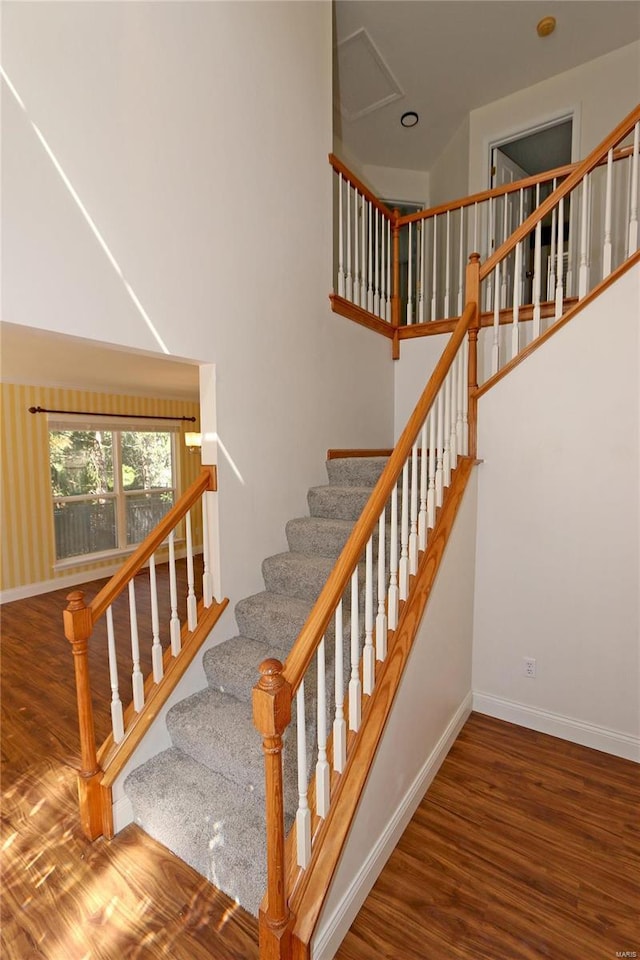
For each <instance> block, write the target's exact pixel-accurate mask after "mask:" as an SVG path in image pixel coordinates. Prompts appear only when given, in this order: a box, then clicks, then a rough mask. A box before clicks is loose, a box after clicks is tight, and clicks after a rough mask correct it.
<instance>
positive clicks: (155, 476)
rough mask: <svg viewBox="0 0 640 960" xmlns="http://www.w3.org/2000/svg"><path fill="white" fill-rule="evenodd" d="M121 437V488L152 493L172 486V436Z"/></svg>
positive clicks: (136, 435)
mask: <svg viewBox="0 0 640 960" xmlns="http://www.w3.org/2000/svg"><path fill="white" fill-rule="evenodd" d="M121 437H122V486H123V487H124V489H125V490H152V489H153V488H154V487H155V488H158V487H171V486H173V480H172V469H171V434H169V433H156V432H155V431H154V432H149V433H140V432H135V433H134V432H133V431H127V432H124V433H122V434H121Z"/></svg>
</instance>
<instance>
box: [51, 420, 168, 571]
mask: <svg viewBox="0 0 640 960" xmlns="http://www.w3.org/2000/svg"><path fill="white" fill-rule="evenodd" d="M136 426H138V429H136ZM125 427H126V429H118V430H115V429H113V428H112V427H111V426H109V425H108V424H107V425H106V426H105V425H104V424H97V423H95V422H93V423H79V422H77V421H76V422H75V423H71V422H66V421H50V423H49V466H50V470H51V490H52V495H53V520H54V529H55V544H56V560H57V561H63V560H67V559H69V558H71V557H88V556H94V555H96V554H104V553H109V552H114V551H125V550H127V549H129V548H130V547H133V546H135V545H136V544H138V543H140V542H141V541H142V540H144V538H145V537H146V536H147V535H148V534H149V533H150V532H151V530H153V528H154V527H155V526H156V524H157V523H158V522H159V521H160V520H161V519H162V517H163V516H164V515H165V514H166V513H167V511H168V510H170V509H171V507H172V506H173V503H174V500H175V493H176V469H175V460H176V454H175V439H174V438H175V436H176V432H177V431H176V429H175V428H172V427H167V426H164V425H163V426H161V427H156V426H149V424H148V423H141V424H139V425H136V424H135V422H129V421H127V422H126V424H125Z"/></svg>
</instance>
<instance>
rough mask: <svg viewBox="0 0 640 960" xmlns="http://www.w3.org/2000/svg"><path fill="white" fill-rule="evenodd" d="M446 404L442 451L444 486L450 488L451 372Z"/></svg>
mask: <svg viewBox="0 0 640 960" xmlns="http://www.w3.org/2000/svg"><path fill="white" fill-rule="evenodd" d="M442 395H443V404H444V417H443V431H444V441H443V443H444V449H443V451H442V485H443V487H445V488H446V487H448V486H449V484H450V483H451V371H449V373H448V374H447V375H446V377H445V378H444V383H443V385H442Z"/></svg>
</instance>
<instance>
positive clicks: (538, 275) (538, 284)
mask: <svg viewBox="0 0 640 960" xmlns="http://www.w3.org/2000/svg"><path fill="white" fill-rule="evenodd" d="M539 206H540V184H539V183H538V184H536V208H537V207H539ZM541 297H542V220H538V222H537V223H536V232H535V240H534V248H533V337H534V339H535V338H536V337H539V336H540V325H541V319H542V310H541V306H540V300H541Z"/></svg>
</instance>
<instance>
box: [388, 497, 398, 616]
mask: <svg viewBox="0 0 640 960" xmlns="http://www.w3.org/2000/svg"><path fill="white" fill-rule="evenodd" d="M398 600H399V596H398V484H397V483H396V484H394V487H393V490H392V491H391V541H390V546H389V603H388V622H389V630H395V629H396V627H397V626H398Z"/></svg>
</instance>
